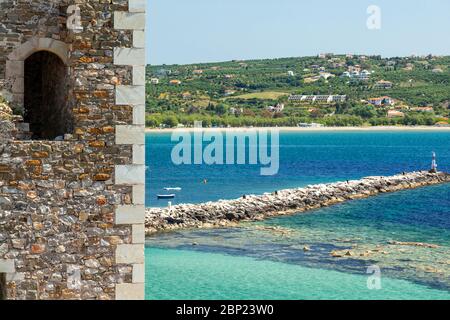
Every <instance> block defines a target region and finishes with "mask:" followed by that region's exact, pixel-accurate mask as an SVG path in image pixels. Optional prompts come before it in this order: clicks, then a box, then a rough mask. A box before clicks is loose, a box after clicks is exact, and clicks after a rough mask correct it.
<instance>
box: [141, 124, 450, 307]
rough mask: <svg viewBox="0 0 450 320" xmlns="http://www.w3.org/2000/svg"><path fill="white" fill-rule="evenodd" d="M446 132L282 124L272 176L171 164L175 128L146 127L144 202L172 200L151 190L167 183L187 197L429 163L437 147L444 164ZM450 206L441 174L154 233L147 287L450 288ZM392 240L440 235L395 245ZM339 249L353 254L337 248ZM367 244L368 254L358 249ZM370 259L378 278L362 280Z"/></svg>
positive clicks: (447, 291)
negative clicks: (286, 211)
mask: <svg viewBox="0 0 450 320" xmlns="http://www.w3.org/2000/svg"><path fill="white" fill-rule="evenodd" d="M449 141H450V133H446V132H431V133H425V132H376V133H369V132H352V133H350V132H349V133H346V132H334V133H326V132H325V133H283V134H282V135H281V140H280V173H279V175H277V176H274V177H269V178H267V177H261V176H260V175H259V167H252V166H237V165H236V166H215V167H214V166H212V167H211V166H174V165H172V164H171V161H170V151H171V148H172V146H173V143H171V142H170V135H167V134H152V135H148V136H147V148H148V156H149V158H148V159H147V160H148V166H149V173H150V174H149V175H148V177H147V183H148V187H147V188H148V189H147V202H148V203H147V205H149V206H163V205H165V203H164V202H157V201H156V200H154V195H155V194H156V193H160V192H161V191H160V189H161V188H163V187H166V186H172V187H174V186H176V187H182V188H183V191H181V193H180V194H179V195H178V201H180V202H203V201H207V200H218V199H221V198H235V197H239V196H240V195H242V194H243V193H247V194H248V193H262V192H267V191H273V190H276V189H281V188H288V187H297V186H303V185H307V184H311V183H319V182H328V181H337V180H346V179H349V178H359V177H362V176H367V175H390V174H394V173H398V172H402V171H410V170H418V169H427V168H428V167H429V165H430V160H431V159H430V156H431V151H436V152H437V154H438V164H439V166H440V169H441V170H444V171H450V149H449V148H448V142H449ZM152 173H155V174H152ZM156 173H157V174H156ZM204 178H207V179H208V180H209V183H208V184H207V185H204V184H202V183H201V180H202V179H204ZM449 208H450V186H449V185H440V186H432V187H427V188H423V189H417V190H409V191H402V192H399V193H395V194H387V195H382V196H379V197H374V198H370V199H365V200H358V201H352V202H347V203H344V204H341V205H337V206H333V207H329V208H324V209H319V210H315V211H312V212H309V213H307V214H298V215H293V216H288V217H279V218H275V219H271V220H267V221H264V222H259V223H249V224H244V225H242V226H240V227H239V228H227V229H214V230H191V231H182V232H177V233H170V234H164V235H158V236H154V237H151V238H149V239H148V241H147V249H146V257H147V266H146V268H147V273H146V276H147V298H148V299H393V298H398V299H449V298H450V209H449ZM391 240H395V241H413V242H419V241H421V242H426V243H432V244H437V245H439V247H438V248H424V247H412V246H398V245H392V244H389V241H391ZM305 247H307V248H308V249H309V250H308V251H305V250H304V248H305ZM333 250H348V251H351V252H352V255H351V256H348V257H344V258H334V257H332V256H331V255H330V253H331V251H333ZM366 251H370V254H369V255H367V256H361V255H359V253H363V252H366ZM371 265H377V266H379V267H380V269H381V281H382V289H381V290H369V289H368V288H367V284H366V283H367V278H368V274H366V271H367V267H368V266H371Z"/></svg>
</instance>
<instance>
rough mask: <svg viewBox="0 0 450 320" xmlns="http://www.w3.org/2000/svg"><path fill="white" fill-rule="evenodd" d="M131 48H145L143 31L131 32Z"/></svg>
mask: <svg viewBox="0 0 450 320" xmlns="http://www.w3.org/2000/svg"><path fill="white" fill-rule="evenodd" d="M133 47H135V48H145V31H142V30H134V31H133Z"/></svg>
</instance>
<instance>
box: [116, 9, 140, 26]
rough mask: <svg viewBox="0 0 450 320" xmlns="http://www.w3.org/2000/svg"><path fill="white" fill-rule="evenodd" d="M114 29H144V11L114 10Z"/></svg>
mask: <svg viewBox="0 0 450 320" xmlns="http://www.w3.org/2000/svg"><path fill="white" fill-rule="evenodd" d="M114 29H116V30H144V29H145V13H143V12H142V13H139V12H124V11H115V12H114Z"/></svg>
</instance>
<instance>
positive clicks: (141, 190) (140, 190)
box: [133, 185, 145, 204]
mask: <svg viewBox="0 0 450 320" xmlns="http://www.w3.org/2000/svg"><path fill="white" fill-rule="evenodd" d="M133 204H145V186H144V185H134V186H133Z"/></svg>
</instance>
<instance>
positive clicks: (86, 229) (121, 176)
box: [0, 0, 146, 299]
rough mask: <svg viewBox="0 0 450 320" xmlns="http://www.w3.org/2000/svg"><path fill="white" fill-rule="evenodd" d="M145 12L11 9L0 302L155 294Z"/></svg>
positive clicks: (6, 34)
mask: <svg viewBox="0 0 450 320" xmlns="http://www.w3.org/2000/svg"><path fill="white" fill-rule="evenodd" d="M145 5H146V0H102V1H99V0H33V1H29V0H1V1H0V94H1V95H2V96H3V98H5V99H6V100H7V101H8V104H9V105H10V107H11V109H12V111H13V113H14V115H13V117H12V118H13V119H15V120H14V121H12V127H11V134H9V135H8V133H5V134H3V135H2V137H3V138H1V137H0V138H1V140H0V299H143V298H144V239H145V236H144V214H145V209H144V200H145V199H144V198H145V197H144V181H145V146H144V143H145V136H144V124H145V123H144V122H145V43H144V42H145ZM0 123H2V126H3V129H4V130H3V131H6V130H7V129H8V128H9V127H7V126H6V124H5V125H3V123H6V122H0Z"/></svg>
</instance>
